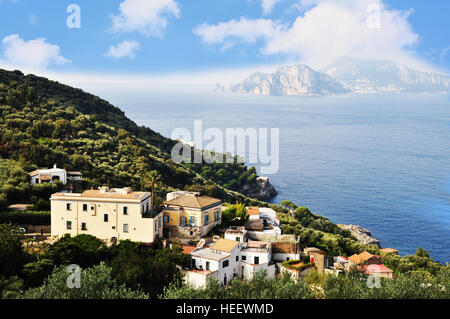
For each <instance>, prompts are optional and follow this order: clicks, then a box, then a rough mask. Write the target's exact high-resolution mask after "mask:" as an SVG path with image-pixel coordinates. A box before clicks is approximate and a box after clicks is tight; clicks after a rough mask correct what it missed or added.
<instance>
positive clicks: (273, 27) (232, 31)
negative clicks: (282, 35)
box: [194, 17, 281, 49]
mask: <svg viewBox="0 0 450 319" xmlns="http://www.w3.org/2000/svg"><path fill="white" fill-rule="evenodd" d="M279 32H281V26H280V25H278V24H277V23H275V22H273V21H272V20H269V19H247V18H244V17H241V18H240V19H239V20H230V21H228V22H220V23H218V24H216V25H210V24H207V23H204V24H202V25H200V26H198V27H197V28H195V29H194V34H196V35H198V36H200V37H201V38H202V41H203V42H204V43H207V44H215V43H223V44H224V49H226V48H229V47H230V46H232V45H233V44H234V43H235V42H237V41H244V42H247V43H255V42H256V41H257V40H259V39H266V40H269V39H271V38H272V36H274V35H276V34H277V33H279Z"/></svg>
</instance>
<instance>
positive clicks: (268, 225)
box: [245, 207, 281, 239]
mask: <svg viewBox="0 0 450 319" xmlns="http://www.w3.org/2000/svg"><path fill="white" fill-rule="evenodd" d="M247 215H248V220H247V223H246V225H245V226H246V229H247V230H248V236H249V238H252V239H256V237H258V236H261V235H273V236H280V235H281V227H280V220H279V219H278V218H277V214H276V212H275V211H274V210H273V209H271V208H262V207H248V208H247Z"/></svg>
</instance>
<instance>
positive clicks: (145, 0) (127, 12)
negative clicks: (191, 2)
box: [112, 0, 180, 37]
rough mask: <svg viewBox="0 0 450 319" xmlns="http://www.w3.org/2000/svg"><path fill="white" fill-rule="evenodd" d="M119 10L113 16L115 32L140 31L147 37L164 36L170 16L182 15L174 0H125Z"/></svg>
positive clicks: (113, 29)
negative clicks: (117, 13)
mask: <svg viewBox="0 0 450 319" xmlns="http://www.w3.org/2000/svg"><path fill="white" fill-rule="evenodd" d="M119 11H120V14H119V15H117V16H112V22H113V26H112V31H113V32H140V33H142V34H144V35H145V36H147V37H151V36H157V37H160V36H162V34H163V32H164V30H165V29H166V27H167V25H168V24H169V18H171V17H175V18H178V17H179V15H180V9H179V8H178V4H177V3H176V2H175V1H174V0H124V1H123V2H122V3H120V6H119Z"/></svg>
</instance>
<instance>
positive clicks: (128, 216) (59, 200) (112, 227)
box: [50, 187, 163, 243]
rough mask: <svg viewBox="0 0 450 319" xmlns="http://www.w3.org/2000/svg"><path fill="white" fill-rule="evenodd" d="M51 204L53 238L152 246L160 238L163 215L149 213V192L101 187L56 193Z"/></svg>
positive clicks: (51, 199)
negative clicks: (89, 238)
mask: <svg viewBox="0 0 450 319" xmlns="http://www.w3.org/2000/svg"><path fill="white" fill-rule="evenodd" d="M50 201H51V230H52V237H53V236H56V237H60V236H63V235H64V234H70V235H71V236H76V235H79V234H89V235H93V236H95V237H97V238H100V239H103V240H106V241H118V240H125V239H129V240H132V241H136V242H143V243H152V242H153V241H154V239H155V238H156V237H157V236H158V237H160V238H161V237H162V236H163V220H162V214H161V213H160V214H158V213H156V212H152V211H151V209H150V204H151V193H148V192H134V191H132V190H131V188H114V189H109V188H108V187H101V188H100V189H98V190H87V191H84V192H83V193H81V194H75V193H56V194H53V195H52V196H51V198H50Z"/></svg>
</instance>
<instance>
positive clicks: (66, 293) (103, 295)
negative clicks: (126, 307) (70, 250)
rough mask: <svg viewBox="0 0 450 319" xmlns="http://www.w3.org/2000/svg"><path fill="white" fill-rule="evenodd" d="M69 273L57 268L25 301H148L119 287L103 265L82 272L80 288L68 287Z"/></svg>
mask: <svg viewBox="0 0 450 319" xmlns="http://www.w3.org/2000/svg"><path fill="white" fill-rule="evenodd" d="M68 275H69V273H68V272H67V270H66V267H58V268H56V269H55V270H54V271H53V272H52V274H51V275H50V276H49V277H48V278H47V279H46V281H45V282H44V284H43V285H42V286H40V287H37V288H31V289H29V290H27V291H26V292H25V294H24V296H23V297H24V298H25V299H147V298H148V295H147V294H145V293H144V292H142V291H139V290H132V289H128V288H126V287H125V285H119V284H118V283H117V281H116V280H115V279H114V278H113V276H112V269H111V268H110V267H108V266H107V265H105V264H104V263H101V264H100V265H98V266H94V267H92V268H87V269H83V270H81V273H80V279H81V282H80V288H77V289H75V288H73V289H72V288H69V287H67V278H68Z"/></svg>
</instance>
